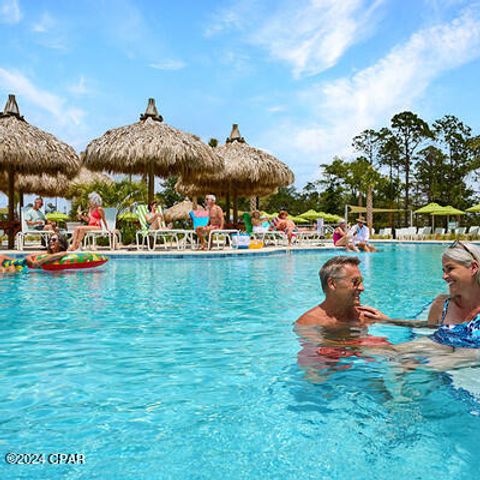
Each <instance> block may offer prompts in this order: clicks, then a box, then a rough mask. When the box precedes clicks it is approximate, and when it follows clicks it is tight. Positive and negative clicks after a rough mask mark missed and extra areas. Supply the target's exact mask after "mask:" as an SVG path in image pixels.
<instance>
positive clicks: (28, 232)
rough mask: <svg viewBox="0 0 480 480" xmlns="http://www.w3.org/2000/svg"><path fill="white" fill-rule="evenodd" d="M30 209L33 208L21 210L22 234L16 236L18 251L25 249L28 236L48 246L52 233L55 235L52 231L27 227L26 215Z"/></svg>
mask: <svg viewBox="0 0 480 480" xmlns="http://www.w3.org/2000/svg"><path fill="white" fill-rule="evenodd" d="M30 208H31V207H23V208H22V209H21V210H20V222H21V227H22V230H21V231H20V232H18V233H17V235H16V241H17V249H18V250H23V248H24V247H25V242H26V238H27V236H29V237H37V238H40V242H41V243H42V244H43V243H45V244H46V243H47V242H48V238H49V237H50V235H51V234H52V233H54V232H52V231H44V230H34V229H29V227H28V225H27V221H26V219H25V215H26V214H27V211H28V210H29V209H30Z"/></svg>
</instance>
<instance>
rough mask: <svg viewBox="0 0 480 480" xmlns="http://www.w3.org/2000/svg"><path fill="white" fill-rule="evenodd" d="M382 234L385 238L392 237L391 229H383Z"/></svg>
mask: <svg viewBox="0 0 480 480" xmlns="http://www.w3.org/2000/svg"><path fill="white" fill-rule="evenodd" d="M383 234H384V235H385V236H386V237H389V238H392V237H393V234H392V229H391V228H385V229H384V231H383Z"/></svg>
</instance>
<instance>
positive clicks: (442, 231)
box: [435, 227, 445, 236]
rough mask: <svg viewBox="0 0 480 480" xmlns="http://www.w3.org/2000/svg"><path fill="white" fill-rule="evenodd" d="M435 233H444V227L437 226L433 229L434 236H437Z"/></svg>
mask: <svg viewBox="0 0 480 480" xmlns="http://www.w3.org/2000/svg"><path fill="white" fill-rule="evenodd" d="M437 235H445V229H444V228H442V227H437V228H436V229H435V236H437Z"/></svg>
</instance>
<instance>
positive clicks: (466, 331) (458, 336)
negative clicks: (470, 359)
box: [430, 298, 480, 348]
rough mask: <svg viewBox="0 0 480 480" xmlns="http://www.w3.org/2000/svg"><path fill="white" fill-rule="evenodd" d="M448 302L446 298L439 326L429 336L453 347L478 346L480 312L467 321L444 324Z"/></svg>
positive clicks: (479, 345) (479, 340)
mask: <svg viewBox="0 0 480 480" xmlns="http://www.w3.org/2000/svg"><path fill="white" fill-rule="evenodd" d="M449 303H450V299H449V298H447V299H446V300H445V303H444V304H443V311H442V321H441V324H440V328H439V329H438V330H437V331H436V332H435V333H434V334H433V335H432V336H431V337H430V338H431V339H432V340H433V341H434V342H437V343H440V344H442V345H448V346H450V347H453V348H480V313H477V315H475V317H473V318H472V320H470V321H469V322H464V323H459V324H457V325H444V324H443V322H444V321H445V317H446V316H447V311H448V304H449Z"/></svg>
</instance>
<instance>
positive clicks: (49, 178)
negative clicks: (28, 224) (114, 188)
mask: <svg viewBox="0 0 480 480" xmlns="http://www.w3.org/2000/svg"><path fill="white" fill-rule="evenodd" d="M96 182H107V183H112V179H111V178H110V177H109V176H108V175H105V174H103V173H98V172H91V171H90V170H88V169H87V168H85V167H82V168H81V169H80V171H79V173H78V174H77V175H75V177H73V179H72V178H71V177H68V176H67V175H63V174H58V175H48V174H46V173H43V174H40V175H18V176H17V178H16V181H15V190H16V191H17V192H20V193H21V194H24V193H35V194H37V195H44V196H46V197H65V198H70V197H72V196H74V195H72V194H73V193H74V192H75V190H76V189H78V187H81V186H83V185H91V184H93V183H96ZM0 191H3V192H7V191H8V178H7V175H6V174H5V173H4V174H0Z"/></svg>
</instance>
